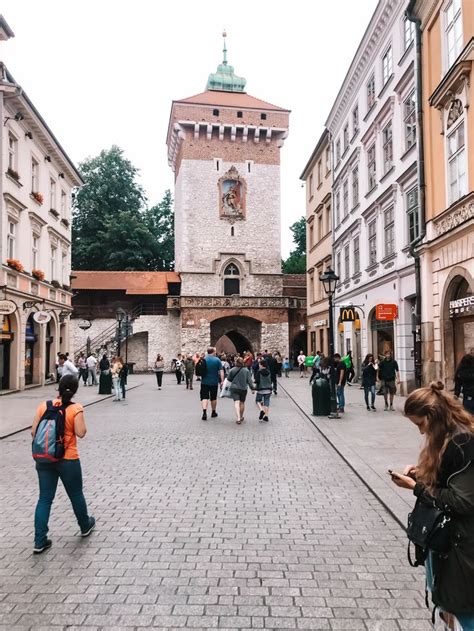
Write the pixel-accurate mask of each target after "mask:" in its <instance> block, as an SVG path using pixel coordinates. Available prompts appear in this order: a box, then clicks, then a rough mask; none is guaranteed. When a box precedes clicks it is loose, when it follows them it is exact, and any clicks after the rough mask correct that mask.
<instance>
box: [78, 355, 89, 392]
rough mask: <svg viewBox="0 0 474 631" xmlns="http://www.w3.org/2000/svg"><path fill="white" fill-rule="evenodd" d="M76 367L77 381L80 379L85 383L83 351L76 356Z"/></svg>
mask: <svg viewBox="0 0 474 631" xmlns="http://www.w3.org/2000/svg"><path fill="white" fill-rule="evenodd" d="M77 367H78V369H79V375H78V379H79V381H80V380H81V379H82V382H83V384H84V385H85V386H86V385H87V364H86V358H85V357H84V353H79V357H78V358H77Z"/></svg>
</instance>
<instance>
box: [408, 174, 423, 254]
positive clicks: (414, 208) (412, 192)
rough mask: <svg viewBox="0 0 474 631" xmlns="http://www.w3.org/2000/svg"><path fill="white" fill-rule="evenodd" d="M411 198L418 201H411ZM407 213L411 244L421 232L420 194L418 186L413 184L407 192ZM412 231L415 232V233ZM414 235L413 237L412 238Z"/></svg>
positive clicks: (409, 241)
mask: <svg viewBox="0 0 474 631" xmlns="http://www.w3.org/2000/svg"><path fill="white" fill-rule="evenodd" d="M411 199H413V200H416V203H411ZM405 215H406V218H407V237H408V244H410V243H412V242H413V241H414V240H415V239H417V238H418V235H419V234H420V221H419V196H418V187H417V186H411V187H410V188H409V189H408V190H407V192H406V193H405ZM412 218H413V221H412ZM411 232H413V235H412V234H411ZM412 236H413V238H411V237H412Z"/></svg>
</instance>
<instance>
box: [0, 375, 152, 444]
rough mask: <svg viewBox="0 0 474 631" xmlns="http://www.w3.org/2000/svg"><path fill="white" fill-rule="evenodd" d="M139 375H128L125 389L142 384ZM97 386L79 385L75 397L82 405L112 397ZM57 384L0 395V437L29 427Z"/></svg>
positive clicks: (54, 395)
mask: <svg viewBox="0 0 474 631" xmlns="http://www.w3.org/2000/svg"><path fill="white" fill-rule="evenodd" d="M142 381H143V380H142V379H141V375H129V377H128V387H127V389H128V390H130V389H133V388H136V387H137V386H139V385H142ZM98 389H99V386H83V385H82V384H81V385H80V386H79V390H78V391H77V395H76V399H77V400H78V401H79V402H80V403H82V405H83V406H84V407H87V406H89V405H94V403H98V402H99V401H104V400H105V399H110V398H112V396H113V395H110V394H109V395H107V394H98V393H97V391H98ZM56 393H57V385H56V384H52V385H49V386H42V387H38V388H28V390H22V391H21V392H16V393H15V394H9V395H6V396H4V397H0V439H2V438H6V437H7V436H11V435H12V434H15V433H16V432H21V431H22V430H24V429H27V428H29V427H31V424H32V422H33V416H34V414H35V411H36V408H37V406H38V405H39V403H40V402H41V401H48V400H49V399H54V398H55V397H56Z"/></svg>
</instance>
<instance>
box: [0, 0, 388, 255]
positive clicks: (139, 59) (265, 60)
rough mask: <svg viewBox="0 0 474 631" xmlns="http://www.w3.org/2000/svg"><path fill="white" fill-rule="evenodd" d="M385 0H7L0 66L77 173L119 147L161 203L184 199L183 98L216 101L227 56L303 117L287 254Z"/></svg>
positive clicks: (296, 127) (294, 152) (286, 210)
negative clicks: (337, 105)
mask: <svg viewBox="0 0 474 631" xmlns="http://www.w3.org/2000/svg"><path fill="white" fill-rule="evenodd" d="M376 4H377V0H330V1H327V0H292V1H291V2H286V1H285V2H283V1H281V0H277V1H275V0H239V2H222V1H221V2H218V1H216V0H213V1H211V0H198V1H194V2H191V0H178V1H172V2H168V1H166V0H135V2H130V1H129V0H81V1H80V2H72V1H71V0H68V1H66V0H40V1H38V0H3V2H2V5H1V11H2V12H3V16H4V17H5V19H6V20H7V22H8V24H9V25H10V27H11V28H12V30H13V31H14V33H15V38H14V39H12V40H10V41H9V42H6V43H5V42H1V43H0V53H1V55H0V57H1V59H2V60H3V61H4V62H5V63H6V64H7V66H8V68H9V70H10V72H11V73H12V74H13V76H14V77H15V80H16V81H17V82H18V83H20V84H21V85H22V87H23V89H24V90H25V92H26V93H27V94H28V96H29V97H30V98H31V99H32V101H33V102H34V104H35V105H36V107H37V108H38V109H39V111H40V112H41V114H42V116H43V117H44V118H45V120H46V121H47V123H48V125H49V126H50V127H51V129H52V130H53V132H54V133H55V134H56V136H57V137H58V139H59V141H60V142H61V144H62V145H63V147H64V148H65V150H66V151H67V152H68V154H69V155H70V157H71V158H72V159H73V160H74V161H75V162H76V163H77V162H80V161H81V160H83V159H84V158H85V157H87V156H93V155H96V154H97V153H98V152H99V151H100V150H101V149H104V148H108V147H110V146H111V145H112V144H117V145H119V146H120V147H122V148H123V149H124V150H125V153H126V156H127V157H128V158H129V159H130V160H131V161H132V163H133V164H134V165H135V166H137V167H138V168H139V169H140V173H141V183H142V185H143V186H144V188H145V191H146V193H147V196H148V199H149V202H150V204H153V203H156V202H157V201H159V200H160V199H161V197H162V196H163V193H164V191H165V189H167V188H171V189H173V176H172V172H171V169H170V168H169V166H168V162H167V151H166V144H165V142H166V130H167V125H168V119H169V113H170V106H171V101H172V99H180V98H185V97H188V96H191V95H194V94H197V93H199V92H202V91H204V89H205V85H206V81H207V77H208V74H209V73H210V72H215V69H216V66H217V64H218V63H220V61H221V58H222V38H221V33H222V30H223V28H225V29H226V30H227V34H228V37H227V47H228V59H229V63H230V64H232V65H233V66H234V67H235V72H236V74H237V75H239V76H243V77H245V78H246V79H247V86H246V90H247V92H248V93H249V94H251V95H252V96H256V97H258V98H261V99H263V100H265V101H269V102H270V103H274V104H276V105H279V106H281V107H285V108H288V109H291V111H292V114H291V116H290V135H289V138H288V139H287V140H286V142H285V145H284V147H283V149H282V178H281V186H282V247H283V254H284V255H285V256H286V255H287V254H288V252H289V250H290V248H291V235H290V232H289V230H288V226H289V225H290V224H291V223H293V222H294V221H295V220H296V219H298V218H299V217H300V216H301V215H303V214H304V213H305V199H304V194H303V193H304V192H303V189H302V188H301V182H300V180H299V176H300V174H301V172H302V170H303V168H304V166H305V164H306V162H307V160H308V158H309V156H310V155H311V152H312V150H313V149H314V146H315V143H316V142H317V140H318V138H319V136H320V134H321V132H322V130H323V125H324V122H325V120H326V117H327V115H328V113H329V110H330V107H331V104H332V102H333V100H334V98H335V97H336V95H337V92H338V90H339V87H340V85H341V82H342V80H343V79H344V76H345V74H346V71H347V69H348V66H349V64H350V62H351V60H352V57H353V55H354V53H355V51H356V48H357V46H358V44H359V41H360V39H361V37H362V35H363V33H364V31H365V28H366V26H367V24H368V22H369V20H370V17H371V15H372V13H373V11H374V9H375V6H376Z"/></svg>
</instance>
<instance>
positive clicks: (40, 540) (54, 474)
mask: <svg viewBox="0 0 474 631" xmlns="http://www.w3.org/2000/svg"><path fill="white" fill-rule="evenodd" d="M77 387H78V381H77V379H76V378H75V377H74V376H72V375H65V376H64V377H63V378H62V379H61V380H60V382H59V397H58V398H57V399H56V400H55V401H54V402H53V403H54V405H57V406H59V405H64V406H65V408H66V412H65V417H66V419H65V428H64V444H65V453H64V458H62V459H61V460H58V461H57V462H36V471H37V473H38V480H39V492H40V494H39V499H38V503H37V505H36V511H35V545H34V548H33V552H34V553H35V554H40V553H41V552H44V551H45V550H48V549H49V548H50V547H51V545H52V542H51V540H50V539H48V537H47V534H48V521H49V515H50V513H51V505H52V503H53V500H54V496H55V495H56V489H57V486H58V480H59V479H61V482H62V483H63V485H64V488H65V489H66V493H67V494H68V496H69V499H70V500H71V504H72V508H73V510H74V514H75V515H76V519H77V522H78V524H79V528H80V529H81V536H82V537H88V536H89V535H90V534H91V532H92V531H93V530H94V527H95V519H94V518H93V517H91V516H89V514H88V512H87V505H86V500H85V498H84V494H83V492H82V470H81V462H80V460H79V452H78V450H77V437H78V436H79V438H84V436H85V435H86V432H87V428H86V424H85V421H84V409H83V407H82V405H81V404H80V403H73V402H72V397H73V396H74V395H75V394H76V392H77ZM45 411H46V402H45V401H44V402H43V403H41V404H40V406H39V407H38V409H37V411H36V416H35V420H34V422H33V426H32V428H31V435H32V436H33V437H34V436H35V432H36V428H37V426H38V423H39V421H40V419H41V417H42V416H43V414H44V412H45Z"/></svg>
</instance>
